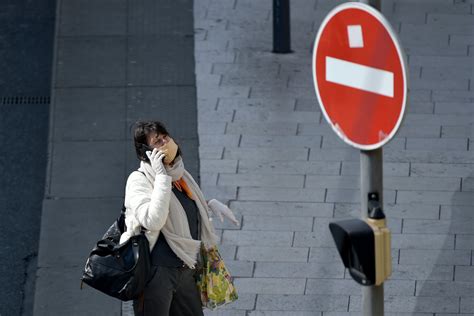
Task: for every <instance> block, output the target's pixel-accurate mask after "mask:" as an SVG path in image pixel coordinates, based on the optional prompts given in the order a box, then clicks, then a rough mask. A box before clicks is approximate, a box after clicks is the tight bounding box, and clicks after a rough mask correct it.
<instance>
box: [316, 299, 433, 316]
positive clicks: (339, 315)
mask: <svg viewBox="0 0 474 316" xmlns="http://www.w3.org/2000/svg"><path fill="white" fill-rule="evenodd" d="M359 298H360V299H362V298H361V297H354V299H359ZM351 299H352V298H351ZM358 315H360V312H345V313H344V312H324V316H358ZM384 315H386V316H406V315H407V314H406V313H397V312H393V313H390V312H389V313H386V312H384ZM409 315H410V316H432V315H433V313H410V314H409ZM436 315H438V314H436Z"/></svg>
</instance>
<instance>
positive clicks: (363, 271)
mask: <svg viewBox="0 0 474 316" xmlns="http://www.w3.org/2000/svg"><path fill="white" fill-rule="evenodd" d="M329 230H330V231H331V234H332V236H333V238H334V241H335V242H336V247H337V250H338V251H339V254H340V256H341V259H342V262H343V263H344V266H345V267H346V268H347V269H348V270H349V273H350V275H351V276H352V278H353V279H354V280H355V281H356V282H357V283H360V284H362V285H374V284H376V281H377V280H376V271H375V238H374V231H373V229H372V227H370V225H369V224H367V223H366V222H365V221H363V220H361V219H349V220H343V221H338V222H334V223H330V224H329Z"/></svg>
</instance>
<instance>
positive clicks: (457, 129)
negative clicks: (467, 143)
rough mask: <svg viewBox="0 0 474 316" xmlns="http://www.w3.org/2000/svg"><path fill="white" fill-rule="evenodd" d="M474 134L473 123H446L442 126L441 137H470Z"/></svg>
mask: <svg viewBox="0 0 474 316" xmlns="http://www.w3.org/2000/svg"><path fill="white" fill-rule="evenodd" d="M473 135H474V130H473V128H472V125H464V126H463V125H459V126H455V125H445V126H441V137H445V138H451V137H453V138H468V137H472V136H473Z"/></svg>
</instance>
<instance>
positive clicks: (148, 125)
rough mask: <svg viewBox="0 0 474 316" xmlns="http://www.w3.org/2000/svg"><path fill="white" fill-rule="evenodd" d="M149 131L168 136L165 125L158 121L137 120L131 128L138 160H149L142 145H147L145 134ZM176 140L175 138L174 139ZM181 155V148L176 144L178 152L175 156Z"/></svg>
mask: <svg viewBox="0 0 474 316" xmlns="http://www.w3.org/2000/svg"><path fill="white" fill-rule="evenodd" d="M150 133H157V134H158V135H166V136H170V134H169V133H168V131H167V130H166V127H165V126H164V125H163V123H161V122H159V121H138V122H136V123H135V124H134V128H133V141H134V143H135V152H136V154H137V157H138V159H139V160H142V161H145V162H150V160H149V159H148V157H147V155H146V154H145V151H146V150H145V149H144V146H143V145H145V146H148V143H147V136H148V135H149V134H150ZM175 142H176V140H175ZM176 144H177V142H176ZM180 155H181V149H180V148H179V146H178V153H177V154H176V157H178V156H180Z"/></svg>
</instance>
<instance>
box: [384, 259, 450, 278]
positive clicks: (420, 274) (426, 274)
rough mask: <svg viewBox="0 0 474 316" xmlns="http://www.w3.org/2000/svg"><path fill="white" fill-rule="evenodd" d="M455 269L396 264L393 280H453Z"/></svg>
mask: <svg viewBox="0 0 474 316" xmlns="http://www.w3.org/2000/svg"><path fill="white" fill-rule="evenodd" d="M453 275H454V267H453V266H449V265H428V266H427V265H425V264H423V261H421V262H419V264H417V265H414V264H409V265H405V264H395V265H393V266H392V275H391V276H390V279H391V280H439V281H451V280H453Z"/></svg>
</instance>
